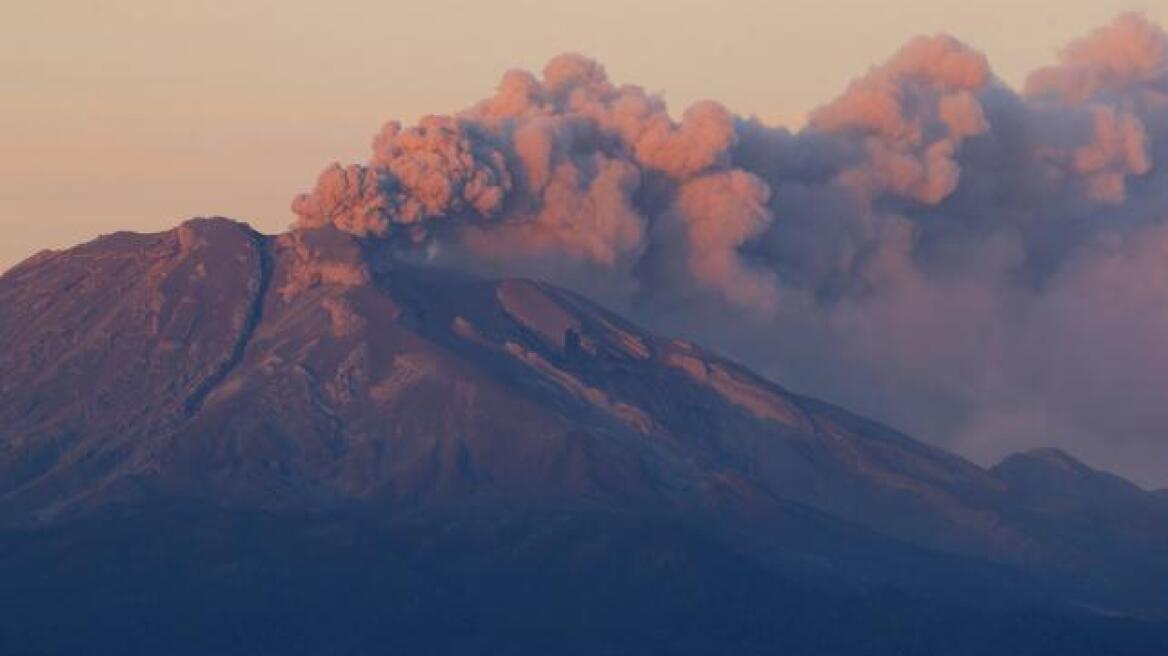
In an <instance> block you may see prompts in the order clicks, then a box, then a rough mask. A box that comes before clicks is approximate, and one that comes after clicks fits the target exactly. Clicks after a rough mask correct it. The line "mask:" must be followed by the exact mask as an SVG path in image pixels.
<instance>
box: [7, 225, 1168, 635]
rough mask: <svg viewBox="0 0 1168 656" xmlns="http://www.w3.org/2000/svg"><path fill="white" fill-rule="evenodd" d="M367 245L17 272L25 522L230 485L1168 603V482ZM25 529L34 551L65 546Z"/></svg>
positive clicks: (501, 532)
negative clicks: (916, 415) (951, 422)
mask: <svg viewBox="0 0 1168 656" xmlns="http://www.w3.org/2000/svg"><path fill="white" fill-rule="evenodd" d="M365 248H366V247H365V246H364V245H363V244H361V243H359V242H358V241H355V240H354V239H353V238H351V237H349V236H347V235H343V234H341V233H339V232H335V231H333V230H332V229H329V228H325V229H318V230H311V231H301V232H295V233H289V234H285V235H281V236H279V237H269V236H265V235H261V234H258V233H256V232H254V231H252V230H251V229H250V228H248V227H247V226H245V225H242V224H238V223H234V222H230V221H227V220H223V219H207V220H195V221H191V222H188V223H186V224H184V225H182V226H180V227H179V228H177V229H175V230H172V231H169V232H165V233H160V234H152V235H139V234H129V233H119V234H115V235H110V236H107V237H103V238H100V239H98V240H96V241H94V242H91V243H89V244H85V245H83V246H79V247H77V248H75V249H72V250H69V251H64V252H47V253H43V254H40V255H38V256H36V257H34V258H32V259H30V260H28V261H26V262H24V263H23V264H21V265H19V266H17V267H16V268H14V269H12V270H11V271H9V272H7V273H6V274H4V276H3V277H2V278H0V308H2V310H0V522H2V523H3V525H4V526H6V527H8V529H9V531H10V533H11V535H13V536H26V537H19V538H13V539H15V540H17V541H18V542H19V541H20V540H27V539H32V538H27V536H28V535H42V536H44V535H56V534H57V533H54V532H55V531H56V532H63V534H68V535H74V533H70V531H73V530H75V529H73V528H70V527H78V526H86V525H87V524H86V522H93V521H94V518H100V517H106V516H109V515H110V513H117V512H121V511H119V510H118V509H120V508H130V509H135V508H136V509H145V510H139V511H135V512H145V513H147V515H149V516H156V513H157V512H158V509H159V508H171V507H188V506H191V505H192V504H193V505H194V506H196V507H199V508H214V509H220V510H215V511H214V512H213V513H212V515H213V516H214V517H215V518H216V519H215V520H214V521H212V522H211V523H210V524H208V526H212V527H219V526H220V522H222V521H225V520H222V519H221V518H220V515H218V514H215V513H221V512H227V513H268V514H273V513H274V514H275V516H287V515H289V514H294V515H311V516H314V517H325V516H328V517H333V516H337V515H338V514H340V515H344V514H345V513H352V512H360V513H363V514H364V513H369V514H370V515H371V516H373V517H376V518H378V521H388V522H391V523H392V525H393V526H395V527H399V529H400V527H402V526H414V524H411V523H410V522H414V523H418V522H420V523H421V525H425V526H429V527H431V528H432V527H434V526H436V525H441V526H443V527H445V528H442V529H441V530H438V531H437V533H434V531H432V530H429V529H427V530H419V531H414V530H413V529H400V530H402V531H404V533H403V534H405V535H424V536H426V537H419V538H417V539H416V540H414V543H415V544H424V543H425V544H429V543H434V544H438V543H441V544H445V543H446V541H445V539H438V538H435V537H433V536H434V535H436V534H437V535H446V534H448V533H449V531H450V530H452V529H451V528H450V527H451V526H458V527H461V528H459V529H458V530H471V529H466V528H465V527H466V526H480V528H479V529H474V530H471V532H472V533H474V534H475V535H476V536H478V537H476V538H474V539H468V541H467V544H470V543H474V542H475V541H476V540H479V541H483V540H485V541H486V542H488V543H490V544H491V545H492V546H490V547H489V548H485V549H484V554H493V555H492V556H491V557H490V558H487V556H484V558H487V559H486V560H485V561H484V562H483V563H479V569H478V570H475V571H479V572H488V571H495V570H497V569H498V568H499V567H501V566H500V565H499V563H500V562H501V561H500V559H502V561H507V560H508V557H503V556H499V554H511V553H514V551H515V550H516V549H519V550H521V551H522V549H523V548H524V547H522V545H527V546H528V547H529V548H530V549H531V550H533V553H535V554H538V555H537V556H535V557H536V558H537V559H538V558H544V559H546V558H549V557H551V556H550V555H549V554H554V553H562V552H563V544H562V542H557V541H562V540H565V539H568V536H572V537H573V538H574V539H576V540H577V543H578V545H586V546H584V547H583V549H584V550H585V551H586V552H588V553H587V554H585V555H577V556H573V557H571V558H569V559H568V561H567V562H568V563H569V564H568V565H565V566H564V568H563V572H561V573H562V574H563V575H564V576H565V577H568V578H571V577H570V576H568V574H567V573H568V572H571V573H574V575H576V576H579V575H580V573H581V572H587V571H589V570H592V569H595V568H596V567H598V565H597V564H596V562H597V561H596V560H595V559H596V558H600V559H601V560H604V559H605V558H608V557H610V556H611V555H612V553H613V550H614V549H617V548H618V547H619V549H620V550H621V551H626V552H628V553H631V554H635V553H638V552H639V551H638V550H639V549H642V548H645V547H644V545H645V544H650V545H656V546H653V547H650V548H648V551H646V552H644V553H658V551H659V549H661V548H663V545H665V544H668V545H672V546H673V548H676V549H678V550H680V551H679V552H678V554H677V555H676V558H677V562H678V563H682V565H680V566H681V567H682V568H683V569H685V568H690V569H689V570H687V571H690V572H691V574H692V573H693V572H704V573H703V574H702V575H701V576H698V575H696V574H694V576H695V577H696V578H695V579H694V580H697V581H704V580H710V579H712V578H717V576H720V575H721V574H715V572H721V573H725V572H723V570H722V569H721V568H722V566H723V564H724V563H725V562H727V559H731V560H734V559H746V560H745V561H743V562H744V563H748V564H743V565H741V566H735V569H734V572H736V573H734V574H733V575H732V577H731V578H734V577H743V578H742V580H750V579H752V578H757V577H758V576H761V575H760V574H758V573H754V574H749V573H747V572H748V571H754V570H755V569H759V568H760V571H765V572H768V573H769V574H767V575H766V576H778V577H780V578H781V580H783V581H787V582H790V581H796V582H799V585H804V584H807V585H812V586H813V587H815V588H816V589H831V590H833V591H835V592H833V594H836V593H840V594H843V593H841V592H840V591H841V590H843V591H847V594H860V593H863V594H867V593H866V592H864V591H870V590H873V589H885V588H889V589H897V590H902V591H905V592H906V594H912V595H920V596H921V597H922V598H943V599H948V600H950V601H955V602H959V603H965V604H972V605H975V606H983V607H984V606H987V605H988V606H989V607H1009V606H1012V605H1016V604H1033V605H1035V606H1041V607H1043V608H1058V609H1062V610H1067V609H1073V608H1077V609H1091V612H1092V613H1096V612H1103V611H1105V612H1108V613H1123V614H1131V613H1135V614H1138V615H1140V616H1147V617H1156V616H1159V615H1161V614H1164V613H1166V612H1168V598H1165V597H1164V596H1163V595H1162V593H1161V592H1160V591H1162V590H1163V589H1165V586H1168V566H1166V563H1168V553H1166V550H1168V547H1166V546H1165V545H1168V508H1166V507H1165V504H1164V503H1163V501H1162V495H1156V494H1153V493H1149V492H1145V491H1143V490H1141V489H1139V488H1137V487H1135V486H1134V485H1131V484H1129V483H1126V482H1125V481H1123V480H1122V479H1119V478H1117V477H1114V476H1111V475H1108V474H1105V473H1102V472H1097V471H1094V470H1091V469H1089V468H1087V467H1086V466H1084V465H1082V464H1081V463H1078V462H1076V461H1074V460H1073V459H1071V458H1070V457H1069V456H1066V455H1065V454H1061V453H1058V452H1053V451H1040V452H1032V453H1028V454H1019V455H1016V456H1013V457H1011V458H1008V459H1007V460H1006V461H1004V462H1003V463H1001V464H1000V465H998V466H997V467H994V468H993V469H991V470H985V469H982V468H980V467H978V466H976V465H974V464H972V463H969V462H967V461H965V460H963V459H961V458H959V457H957V456H955V455H952V454H950V453H947V452H944V451H941V450H939V449H936V448H933V447H930V446H927V445H925V444H923V443H921V442H917V441H915V440H913V439H911V438H909V437H907V436H904V435H901V434H899V433H897V432H895V431H893V430H890V429H888V428H886V427H883V426H880V425H878V424H875V423H873V422H870V421H867V420H865V419H863V418H861V417H857V416H855V415H852V414H850V413H848V412H846V411H844V410H842V409H840V408H837V407H834V406H831V405H829V404H826V403H822V402H819V401H815V400H812V399H807V398H803V397H800V396H798V395H796V394H792V393H790V392H788V391H787V390H785V389H783V388H782V387H780V386H778V385H775V384H773V383H771V382H769V381H767V380H764V379H762V378H760V377H759V376H757V375H755V374H753V373H752V372H751V371H749V370H748V369H746V368H744V367H742V366H740V365H737V364H735V363H733V362H729V361H727V360H725V359H723V358H720V357H718V356H717V355H715V354H711V353H708V352H706V351H704V350H703V349H701V348H700V347H699V346H696V345H694V344H690V343H686V342H682V341H678V340H673V339H668V338H663V337H658V336H654V335H650V334H647V333H645V332H644V331H642V330H640V329H639V328H637V327H636V326H634V325H631V324H629V323H628V322H626V321H624V320H622V319H621V318H620V317H618V316H616V315H613V314H612V313H610V312H607V311H605V310H604V309H602V308H600V307H598V306H596V305H594V304H592V303H591V302H589V301H587V300H586V299H584V298H582V297H580V296H577V295H575V294H572V293H570V292H567V291H564V290H560V289H556V288H553V287H550V286H547V285H544V284H541V283H538V282H533V281H526V280H515V279H509V280H500V281H493V280H483V279H478V278H473V277H468V276H465V275H460V274H456V273H451V272H446V271H440V270H435V269H431V268H418V267H413V266H408V265H405V264H402V263H400V262H394V261H393V260H392V259H389V258H386V257H384V256H383V255H380V254H375V253H369V252H366V250H365ZM176 504H177V506H176ZM202 512H203V511H200V513H202ZM208 512H210V511H208ZM151 513H155V514H151ZM163 516H166V513H163ZM198 516H199V517H206V516H207V515H205V514H198ZM363 516H364V515H363ZM450 517H454V518H459V519H458V520H457V521H454V520H448V519H447V518H450ZM532 517H534V518H539V519H523V520H520V519H517V518H532ZM557 517H558V518H560V519H554V518H557ZM596 517H603V518H606V519H604V520H603V521H601V520H595V519H589V520H584V519H580V518H596ZM436 518H442V519H441V520H438V519H436ZM565 518H567V519H565ZM151 521H156V520H151ZM201 521H202V520H200V522H201ZM208 521H210V520H208ZM450 521H454V524H450ZM200 522H193V523H192V526H194V525H202V524H200ZM435 522H437V524H436V523H435ZM468 522H469V524H468ZM475 522H485V524H475ZM525 522H526V523H525ZM548 522H551V523H552V525H556V522H561V523H562V524H563V527H564V528H563V531H562V535H560V536H559V537H557V538H555V539H551V538H548V537H547V535H546V531H547V530H548V529H547V526H548ZM590 522H591V523H590ZM596 522H599V524H597V523H596ZM642 523H643V525H644V526H646V527H648V526H659V527H662V528H661V529H660V530H657V529H653V530H650V529H648V528H646V529H645V531H644V532H643V534H641V533H638V531H637V530H636V527H637V526H639V525H642ZM516 525H520V526H525V527H527V528H525V529H522V530H520V529H512V528H507V527H513V526H516ZM131 526H133V524H132V523H131ZM344 526H346V527H348V525H347V524H345V525H344ZM482 526H488V527H490V528H488V529H483V528H481V527H482ZM617 526H619V527H620V528H619V529H617V528H614V527H617ZM569 527H570V528H569ZM598 527H599V528H598ZM665 527H669V528H665ZM399 529H394V530H399ZM218 530H220V529H219V528H208V529H207V531H210V533H207V534H206V535H210V534H214V533H216V532H217V531H218ZM296 530H300V529H296ZM296 530H293V531H291V532H292V533H295V532H296ZM321 530H336V531H337V532H338V533H339V534H344V535H349V534H350V533H351V531H352V529H351V527H348V528H336V529H321ZM386 530H389V529H386ZM434 530H437V529H434ZM511 530H515V531H517V533H515V534H514V535H512V536H511V537H510V538H507V537H505V536H507V535H510V534H509V533H508V531H511ZM479 531H485V532H486V536H485V537H484V536H482V535H480V534H479ZM131 532H132V531H131ZM553 532H554V531H553ZM390 533H391V534H392V533H393V531H390ZM81 535H82V537H75V538H70V540H77V541H78V543H86V544H88V542H89V541H91V540H92V539H94V538H93V537H92V536H91V535H90V534H89V533H84V532H83V533H82V534H81ZM598 535H600V536H605V535H611V536H612V537H611V541H610V542H609V543H607V544H605V543H603V542H604V541H603V540H602V544H595V542H594V540H595V539H596V536H598ZM679 535H687V536H700V538H699V537H692V539H691V538H685V539H681V538H679V537H677V536H679ZM584 536H588V537H587V538H585V537H584ZM669 536H672V537H669ZM46 539H48V538H46ZM348 539H357V538H352V537H351V536H350V538H348ZM549 540H550V543H554V544H556V545H558V546H552V544H549V543H548V541H549ZM308 541H309V542H312V543H314V544H316V543H318V542H319V540H315V539H313V540H308ZM408 541H409V540H407V542H408ZM326 542H327V541H326ZM456 542H457V541H456ZM21 544H24V543H21ZM699 544H701V545H705V546H700V547H699V546H696V545H699ZM587 545H590V546H587ZM679 545H680V546H679ZM710 545H719V546H717V547H716V548H715V547H714V546H710ZM450 548H453V547H450ZM720 550H721V551H720ZM726 550H729V551H726ZM569 551H570V550H569ZM666 551H668V550H667V549H666ZM33 552H35V553H40V551H39V550H33ZM12 553H14V554H18V555H17V556H15V557H14V558H12V559H9V560H8V561H6V562H7V565H8V566H9V568H11V569H10V570H9V571H14V570H17V571H18V570H28V569H29V568H33V569H35V568H36V565H35V564H33V563H35V562H39V561H36V560H35V558H34V559H33V560H28V558H30V557H31V556H29V555H28V554H29V553H30V552H21V551H19V550H15V551H13V552H12ZM699 553H700V554H704V555H701V556H697V555H695V554H699ZM710 553H716V554H720V555H717V556H710V555H709V554H710ZM19 554H23V555H19ZM598 554H604V555H603V556H602V555H598ZM730 554H735V555H733V556H731V555H730ZM652 558H655V556H653V557H651V558H650V559H652ZM451 561H452V562H460V561H459V558H455V557H452V558H451ZM485 563H489V565H488V564H485ZM712 563H717V566H715V565H713V564H712ZM659 564H660V563H658V565H659ZM4 565H5V563H4V562H0V568H3V567H4ZM512 565H514V563H512ZM216 566H217V567H219V566H227V565H223V564H222V563H219V564H217V565H216ZM611 566H612V563H608V564H606V565H604V567H605V568H606V569H607V568H610V567H611ZM403 568H404V569H402V571H413V570H412V569H411V568H410V567H405V566H403ZM472 569H473V568H472ZM504 569H506V568H505V567H504ZM553 569H554V567H553ZM666 569H668V567H667V568H666ZM518 571H520V572H523V571H525V568H524V567H519V568H518ZM649 571H653V567H650V568H649ZM527 573H528V574H530V572H527ZM1084 573H1090V576H1083V574H1084ZM630 576H631V574H630ZM662 576H663V577H664V578H665V579H668V578H669V577H668V576H665V575H662ZM469 578H472V579H473V578H474V577H473V576H470V577H469ZM623 578H628V577H623ZM634 578H635V577H634ZM734 580H738V579H737V578H734ZM658 582H659V581H658V579H654V584H653V585H656V584H657V583H658ZM650 587H653V586H650ZM633 596H634V597H635V596H636V595H633ZM731 596H732V595H731ZM825 603H827V602H825ZM1060 612H1062V611H1060Z"/></svg>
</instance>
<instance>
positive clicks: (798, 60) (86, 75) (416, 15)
mask: <svg viewBox="0 0 1168 656" xmlns="http://www.w3.org/2000/svg"><path fill="white" fill-rule="evenodd" d="M1130 9H1140V10H1143V11H1144V12H1145V13H1146V14H1147V15H1148V17H1149V18H1150V19H1152V20H1153V21H1157V22H1160V23H1161V24H1168V2H1149V1H1145V2H1143V3H1138V2H1137V3H1132V2H1122V1H1120V2H1114V1H1099V0H1093V1H1091V2H1085V1H1081V0H1079V1H1068V0H1021V1H1019V0H1013V1H1006V0H982V1H980V2H968V1H967V0H962V1H960V2H957V1H950V0H927V1H926V0H898V1H885V2H868V1H862V2H861V1H857V0H849V1H836V2H824V1H822V0H812V1H805V0H791V1H786V2H773V1H771V0H724V1H722V2H718V3H712V2H708V1H701V2H697V1H693V0H643V1H640V2H629V1H628V0H589V1H588V2H564V1H559V0H552V1H549V0H531V1H527V0H494V1H492V2H452V1H450V0H421V1H419V0H389V1H385V0H380V1H374V0H350V1H345V0H338V1H333V2H320V1H319V0H314V1H312V2H300V1H296V0H282V1H279V2H275V1H266V0H262V1H259V0H236V1H232V2H226V1H215V2H212V1H202V2H157V0H116V1H115V0H68V1H61V0H43V1H40V2H23V3H11V6H9V7H6V9H5V11H4V19H3V21H2V22H0V89H2V91H0V93H2V97H3V102H2V103H0V144H2V148H0V234H3V235H4V237H3V241H0V270H4V269H6V268H8V267H9V266H11V265H13V264H15V263H16V262H18V261H20V260H21V259H23V258H25V257H27V256H29V255H31V254H33V253H35V252H36V251H38V250H40V249H42V248H59V247H65V246H69V245H72V244H74V243H77V242H80V241H84V240H88V239H91V238H93V237H94V236H97V235H98V234H102V233H106V232H111V231H114V230H119V229H131V230H160V229H164V228H167V227H169V226H172V225H174V224H176V223H178V222H179V221H181V220H183V219H186V218H189V217H191V216H202V215H213V214H218V215H227V216H231V217H235V218H240V219H244V220H247V221H249V222H251V223H253V224H254V225H256V226H257V227H259V228H260V229H263V230H269V231H278V230H281V229H283V228H284V227H285V226H287V225H288V224H289V223H290V222H291V221H292V218H293V217H292V214H291V212H290V211H289V209H288V206H289V201H290V199H291V197H292V196H293V195H294V194H295V193H297V192H299V191H303V190H304V189H306V188H310V187H311V185H312V182H313V180H314V179H315V178H316V176H317V174H318V173H319V171H320V170H321V168H322V166H323V165H324V164H325V163H328V162H330V161H333V160H338V159H339V160H341V161H357V160H361V159H363V158H364V157H365V156H366V154H367V151H368V145H369V141H370V138H371V136H372V135H373V134H374V133H375V132H376V130H377V128H378V126H379V125H380V124H381V123H382V122H383V121H385V120H387V119H389V118H400V119H402V120H403V121H404V122H406V123H410V122H413V121H414V120H415V119H416V118H417V117H419V116H421V115H423V114H427V113H444V112H450V111H454V110H457V109H461V108H463V107H465V106H466V105H468V104H470V103H471V102H473V101H474V100H476V99H479V98H482V97H485V96H487V95H489V93H490V92H491V90H492V88H493V86H494V85H495V83H496V82H497V80H498V79H499V77H500V75H501V74H502V73H503V72H504V71H505V70H507V69H509V68H514V67H521V68H527V69H530V70H536V71H538V70H539V69H540V68H541V67H542V66H543V64H544V62H546V61H547V60H548V59H550V58H551V57H552V56H554V55H556V54H558V53H561V52H565V51H575V52H580V53H583V54H586V55H588V56H590V57H593V58H595V59H597V60H599V61H601V62H602V63H603V64H604V65H605V66H606V68H607V69H608V72H609V75H610V77H611V78H612V79H613V80H615V81H617V82H633V83H637V84H641V85H643V86H645V87H646V88H647V89H648V90H650V91H654V92H660V93H661V94H663V95H664V97H665V98H666V99H667V101H668V102H669V103H670V109H671V111H672V112H673V113H674V114H679V113H680V112H681V111H682V110H683V109H684V107H685V106H687V105H688V104H690V103H691V102H693V101H695V100H699V99H703V98H712V99H716V100H718V101H719V102H721V103H723V104H725V105H726V106H727V107H728V108H729V109H730V110H732V111H734V112H735V113H737V114H740V115H755V116H758V117H760V118H761V119H763V120H765V121H767V122H770V123H775V124H797V123H799V122H801V121H802V117H803V116H804V115H805V114H806V113H807V112H809V111H810V110H812V109H814V108H815V107H817V106H818V105H821V104H823V103H825V102H828V101H829V100H831V99H832V98H833V97H835V96H836V95H838V94H839V93H840V92H841V90H842V89H844V88H845V86H846V85H847V83H848V81H849V80H850V79H852V78H854V77H856V76H859V75H862V74H863V73H864V72H865V71H866V70H867V69H868V68H869V67H870V66H872V65H873V64H874V63H877V62H880V61H882V60H884V59H886V58H887V57H888V56H889V55H890V54H891V53H893V52H894V51H895V50H896V49H897V48H898V47H899V46H900V45H901V44H903V43H904V42H905V41H906V40H908V39H909V38H910V37H912V36H913V35H917V34H929V33H936V32H946V33H950V34H953V35H954V36H956V37H958V38H960V39H962V40H963V41H966V42H967V43H969V44H970V45H972V46H973V47H975V48H977V49H979V50H981V51H982V52H984V53H986V55H987V56H988V58H989V60H990V63H991V65H992V67H993V69H994V71H995V72H996V73H997V74H998V75H999V76H1000V77H1002V78H1003V79H1005V80H1006V81H1007V82H1009V83H1011V84H1014V85H1017V84H1020V83H1021V81H1022V80H1023V79H1024V78H1025V75H1026V73H1027V72H1029V71H1030V70H1032V69H1034V68H1036V67H1038V66H1040V65H1044V64H1047V63H1050V62H1051V61H1053V60H1054V58H1055V56H1056V55H1057V52H1058V51H1059V49H1060V48H1061V47H1062V46H1063V45H1064V44H1065V43H1066V42H1067V41H1068V40H1069V39H1070V38H1072V37H1074V36H1077V35H1081V34H1083V33H1085V32H1086V31H1088V30H1089V29H1091V28H1093V27H1096V26H1098V25H1101V24H1103V23H1105V22H1106V21H1107V20H1109V19H1110V18H1111V17H1112V16H1114V15H1115V14H1116V13H1118V12H1120V11H1124V10H1130ZM1004 17H1009V20H1004Z"/></svg>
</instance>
